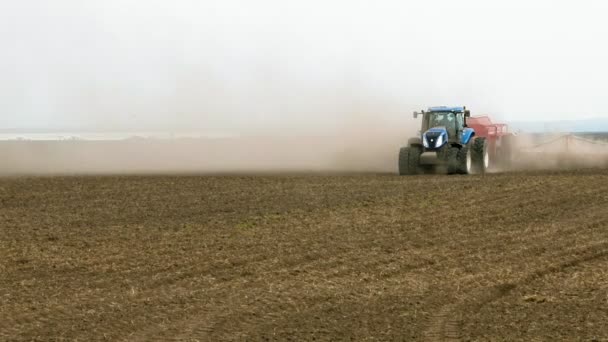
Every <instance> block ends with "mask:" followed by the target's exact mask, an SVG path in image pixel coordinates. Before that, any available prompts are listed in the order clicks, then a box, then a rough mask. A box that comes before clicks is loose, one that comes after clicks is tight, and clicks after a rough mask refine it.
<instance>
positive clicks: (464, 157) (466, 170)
mask: <svg viewBox="0 0 608 342" xmlns="http://www.w3.org/2000/svg"><path fill="white" fill-rule="evenodd" d="M471 152H472V151H471V149H470V148H469V145H465V146H463V147H462V148H461V149H460V150H459V151H458V155H457V156H456V160H457V170H458V173H461V174H463V175H469V174H471V173H473V160H472V156H471Z"/></svg>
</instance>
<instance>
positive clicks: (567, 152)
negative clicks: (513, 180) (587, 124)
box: [512, 132, 608, 170]
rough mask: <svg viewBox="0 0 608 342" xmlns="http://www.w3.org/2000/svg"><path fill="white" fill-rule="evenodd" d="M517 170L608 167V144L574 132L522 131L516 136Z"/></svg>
mask: <svg viewBox="0 0 608 342" xmlns="http://www.w3.org/2000/svg"><path fill="white" fill-rule="evenodd" d="M512 166H513V168H514V169H516V170H531V169H544V170H567V169H576V168H590V167H602V168H604V167H608V143H607V142H605V141H604V140H601V139H599V138H588V137H581V136H578V135H576V134H571V133H559V132H554V133H548V134H534V135H533V134H521V135H518V136H517V137H516V139H514V144H513V161H512Z"/></svg>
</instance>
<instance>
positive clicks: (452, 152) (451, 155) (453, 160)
mask: <svg viewBox="0 0 608 342" xmlns="http://www.w3.org/2000/svg"><path fill="white" fill-rule="evenodd" d="M459 152H460V149H459V148H458V147H450V148H449V149H448V152H447V153H448V156H447V166H448V174H449V175H453V174H457V173H460V168H459V163H458V153H459Z"/></svg>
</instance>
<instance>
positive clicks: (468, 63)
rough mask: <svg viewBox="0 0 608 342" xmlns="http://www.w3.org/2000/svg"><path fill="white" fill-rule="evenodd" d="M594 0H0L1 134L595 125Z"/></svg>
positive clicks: (601, 96)
mask: <svg viewBox="0 0 608 342" xmlns="http://www.w3.org/2000/svg"><path fill="white" fill-rule="evenodd" d="M605 13H608V2H605V1H599V0H581V1H576V2H575V1H562V0H552V1H548V0H534V1H532V0H526V1H524V0H510V1H492V0H460V1H451V0H425V1H408V0H401V1H389V0H374V1H371V0H370V1H362V0H361V1H353V0H348V1H346V0H333V1H332V0H324V1H321V0H307V1H292V0H255V1H252V0H173V1H169V0H166V1H161V0H147V1H141V0H104V1H100V0H95V1H93V0H52V1H51V0H20V1H9V0H0V46H1V47H2V50H1V51H2V53H1V54H0V76H1V77H0V113H1V114H0V129H4V128H37V129H61V128H69V129H72V130H78V129H90V128H92V127H96V128H100V129H110V130H111V129H131V130H137V129H142V130H144V129H146V130H147V129H156V130H199V131H205V132H240V131H247V130H252V129H262V128H264V127H274V128H275V129H277V128H278V129H281V128H284V129H293V128H294V127H300V128H301V127H306V128H308V129H322V128H323V127H328V126H332V125H333V126H336V125H338V126H339V125H341V124H344V123H345V122H349V120H352V119H353V118H360V117H365V118H366V119H365V120H362V122H367V121H368V120H370V119H375V118H377V119H378V120H383V121H384V122H395V123H399V122H402V120H404V119H403V118H408V119H409V118H411V112H412V111H413V110H419V109H423V108H425V107H428V106H435V105H450V106H453V105H466V106H467V107H468V108H469V109H471V110H472V112H473V115H475V114H490V115H492V116H493V117H495V118H497V119H500V120H502V121H507V122H509V121H522V120H538V121H544V120H564V119H578V118H587V117H608V110H607V109H606V108H604V101H605V98H607V96H606V95H608V94H607V91H606V87H605V85H604V84H605V80H606V79H608V66H606V62H605V61H606V60H608V45H606V44H605V37H607V36H608V21H606V20H605V18H604V16H605Z"/></svg>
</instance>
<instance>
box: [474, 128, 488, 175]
mask: <svg viewBox="0 0 608 342" xmlns="http://www.w3.org/2000/svg"><path fill="white" fill-rule="evenodd" d="M471 159H472V162H473V173H475V174H480V175H483V174H485V173H486V171H487V170H488V168H489V167H490V154H489V151H488V140H487V139H486V138H484V137H479V138H475V140H473V144H472V145H471Z"/></svg>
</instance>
